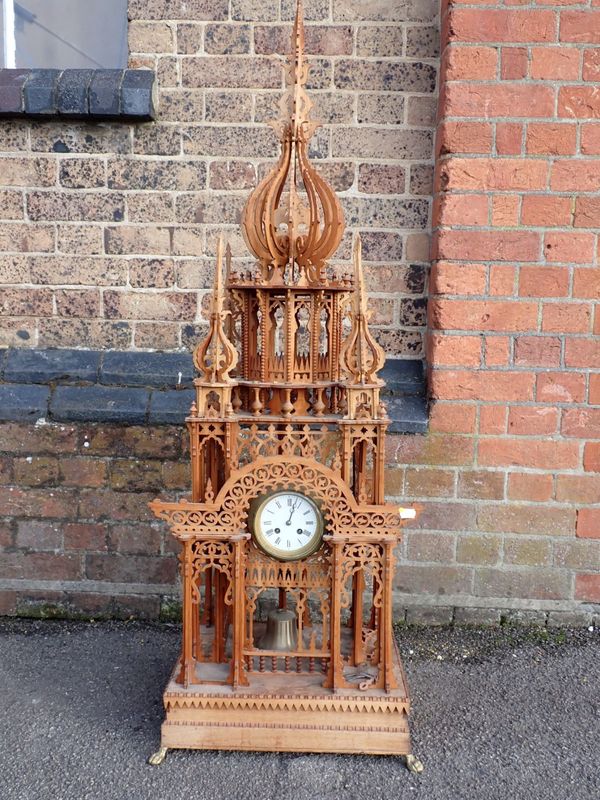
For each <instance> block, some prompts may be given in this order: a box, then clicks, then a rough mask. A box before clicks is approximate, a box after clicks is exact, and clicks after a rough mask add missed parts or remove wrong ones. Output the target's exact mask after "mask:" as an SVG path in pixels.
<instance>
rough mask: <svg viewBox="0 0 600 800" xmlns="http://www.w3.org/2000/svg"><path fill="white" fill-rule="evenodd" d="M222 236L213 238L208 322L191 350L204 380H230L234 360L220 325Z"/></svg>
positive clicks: (223, 316) (234, 352)
mask: <svg viewBox="0 0 600 800" xmlns="http://www.w3.org/2000/svg"><path fill="white" fill-rule="evenodd" d="M224 299H225V298H224V292H223V236H222V235H221V236H219V239H218V241H217V263H216V268H215V283H214V289H213V296H212V302H211V309H210V324H209V330H208V334H207V336H206V338H205V340H204V341H203V342H202V343H201V344H199V345H198V347H197V348H196V349H195V350H194V364H195V365H196V368H197V369H198V370H199V371H200V372H201V373H202V375H203V380H205V381H206V382H208V383H231V380H232V379H231V375H230V374H229V373H230V372H231V370H232V369H233V368H234V367H235V366H236V364H237V360H238V354H237V350H236V349H235V347H234V346H233V344H232V343H231V341H230V340H229V338H228V336H227V334H226V332H225V327H224V322H225V319H226V317H227V314H228V313H229V312H228V311H225V309H224V307H223V306H224Z"/></svg>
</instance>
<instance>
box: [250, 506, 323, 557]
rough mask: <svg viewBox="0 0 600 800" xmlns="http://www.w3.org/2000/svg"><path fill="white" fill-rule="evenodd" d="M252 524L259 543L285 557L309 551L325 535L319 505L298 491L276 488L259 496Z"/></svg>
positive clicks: (274, 553) (268, 550) (313, 548)
mask: <svg viewBox="0 0 600 800" xmlns="http://www.w3.org/2000/svg"><path fill="white" fill-rule="evenodd" d="M252 524H253V528H254V535H255V538H256V541H257V542H258V544H259V545H260V547H262V549H263V550H265V551H266V552H267V553H268V554H269V555H272V556H274V557H275V558H279V559H280V560H282V561H292V560H294V559H299V558H304V557H306V556H307V555H310V553H313V552H314V551H315V550H316V549H317V548H318V547H319V544H320V542H321V537H322V535H323V517H322V515H321V512H320V511H319V508H318V506H317V505H316V503H315V502H314V501H313V500H311V499H310V498H309V497H306V495H303V494H300V493H299V492H291V491H280V492H274V493H273V494H270V495H267V496H266V497H263V498H261V499H259V501H258V504H257V505H256V508H255V512H254V515H253V519H252Z"/></svg>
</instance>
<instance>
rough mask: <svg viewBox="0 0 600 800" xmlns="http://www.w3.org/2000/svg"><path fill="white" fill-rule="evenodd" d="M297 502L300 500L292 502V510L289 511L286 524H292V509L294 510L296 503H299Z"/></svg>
mask: <svg viewBox="0 0 600 800" xmlns="http://www.w3.org/2000/svg"><path fill="white" fill-rule="evenodd" d="M299 502H300V501H299V500H296V502H295V503H294V505H293V506H292V510H291V511H290V518H289V519H288V521H287V522H286V523H285V524H286V525H291V524H292V516H293V514H294V511H295V510H296V506H297V505H298V503H299Z"/></svg>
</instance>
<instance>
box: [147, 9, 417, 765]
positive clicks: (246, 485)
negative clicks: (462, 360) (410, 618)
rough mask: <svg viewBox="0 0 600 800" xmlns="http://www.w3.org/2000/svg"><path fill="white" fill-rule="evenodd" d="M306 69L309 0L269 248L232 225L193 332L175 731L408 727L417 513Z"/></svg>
mask: <svg viewBox="0 0 600 800" xmlns="http://www.w3.org/2000/svg"><path fill="white" fill-rule="evenodd" d="M269 1H270V0H269ZM273 2H275V0H273ZM308 72H309V68H308V64H307V62H306V60H305V57H304V28H303V23H302V6H301V2H300V0H299V2H298V13H297V16H296V21H295V24H294V28H293V34H292V53H291V57H290V59H289V64H288V67H287V69H286V74H285V80H286V91H285V94H284V96H283V97H282V99H281V103H280V106H279V108H280V112H281V113H280V115H279V117H278V119H277V120H275V121H274V122H273V123H272V127H273V129H274V131H275V133H276V135H277V137H278V139H279V142H280V145H281V154H280V158H279V160H278V162H277V164H275V165H274V166H273V167H272V169H271V171H270V172H269V173H268V174H267V175H266V177H265V178H264V180H262V182H261V183H260V184H259V186H258V187H257V188H256V189H255V191H254V192H253V193H252V194H251V196H250V198H249V200H248V202H247V205H246V207H245V209H244V212H243V217H242V230H243V233H244V237H245V240H246V243H247V245H248V249H249V250H250V252H251V253H252V254H253V255H254V256H255V258H256V262H255V264H254V266H253V267H250V268H248V266H247V265H245V266H244V267H243V268H240V267H239V266H236V264H235V263H234V259H233V258H232V254H231V251H230V249H229V248H224V247H223V242H222V241H220V242H219V245H218V253H217V268H216V271H215V284H214V289H213V293H212V298H211V304H210V311H209V319H208V335H207V336H206V338H205V340H204V341H203V342H201V343H200V344H199V345H198V347H196V349H195V350H194V363H195V365H196V367H197V369H198V372H199V377H198V378H196V380H195V381H194V385H195V401H194V403H193V404H192V407H191V409H190V414H189V416H188V417H187V420H186V423H187V426H188V430H189V435H190V452H191V471H192V481H191V483H192V491H191V497H190V498H189V499H185V500H179V501H178V502H163V501H161V500H156V501H154V502H153V503H152V504H151V508H152V510H153V512H154V514H155V515H156V516H157V517H158V518H160V519H162V520H165V521H166V522H167V523H168V524H169V526H170V528H171V532H172V534H173V536H174V537H175V538H176V539H177V540H178V541H179V542H180V544H181V555H180V563H181V572H182V578H183V642H182V654H181V659H180V661H179V663H178V666H177V669H176V672H175V674H174V675H175V676H174V682H173V683H172V685H171V687H170V689H169V697H168V700H167V703H166V707H167V714H168V718H167V723H166V724H165V726H164V727H163V737H164V740H165V741H168V743H173V742H175V744H174V746H190V747H204V746H213V745H214V746H216V747H223V748H227V747H232V746H233V745H232V742H235V743H236V744H237V746H240V747H242V748H244V749H248V747H250V746H253V747H254V746H255V745H256V746H258V749H271V748H272V747H278V746H279V744H278V743H279V741H280V740H281V741H282V742H285V746H284V747H283V748H282V749H291V750H294V749H303V750H311V749H313V748H316V749H317V750H321V751H327V750H328V749H332V750H334V751H336V752H344V751H346V750H348V751H350V752H377V753H384V752H407V750H406V749H405V748H406V747H407V746H409V740H408V733H407V727H406V713H407V710H408V698H407V696H406V691H405V688H404V678H403V675H402V669H401V665H400V660H399V656H398V654H397V651H396V649H395V647H394V643H393V636H392V585H393V584H392V580H393V571H394V557H393V554H394V548H395V547H396V545H397V544H398V542H399V540H400V535H401V524H402V523H401V520H400V515H399V509H398V507H395V506H392V505H388V504H386V503H385V501H384V490H383V487H384V440H385V432H386V428H387V424H388V419H387V413H386V409H385V406H384V405H383V403H382V402H381V398H380V392H381V388H382V385H383V382H382V380H381V379H380V378H379V377H378V373H379V371H380V370H381V367H382V366H383V361H384V356H383V351H382V350H381V347H380V346H379V345H378V344H377V342H376V341H375V339H374V337H373V335H372V334H371V332H370V330H369V324H368V323H369V316H370V312H369V309H368V306H367V296H366V290H365V283H364V278H363V268H362V253H361V244H360V238H359V237H356V236H355V237H354V241H353V257H352V264H351V265H347V266H346V267H339V266H335V268H334V267H333V266H332V265H331V264H329V263H328V260H329V259H330V258H331V257H332V255H333V254H334V252H335V251H336V249H337V247H338V245H339V244H340V242H341V240H342V236H343V232H344V217H343V213H342V209H341V205H340V203H339V200H338V198H337V197H336V194H335V192H334V190H333V189H332V187H331V186H330V185H329V184H328V183H327V182H326V181H325V180H324V179H323V178H322V177H321V176H320V175H319V174H318V171H317V170H316V168H315V167H314V166H313V165H312V164H311V163H310V159H309V157H308V152H309V143H310V140H311V138H312V136H313V134H314V132H315V130H316V128H317V127H318V123H317V122H315V121H314V120H312V118H311V109H312V102H311V100H310V99H309V97H308V95H307V92H306V82H307V79H308ZM223 261H224V265H225V270H224V272H225V275H224V276H223ZM284 495H285V499H284ZM279 501H280V502H279ZM302 504H304V505H302ZM267 509H270V510H269V511H268V512H267ZM302 509H304V510H302ZM263 513H264V515H265V516H264V521H265V524H264V526H263V527H261V524H260V523H259V522H258V519H259V517H260V515H261V514H263ZM267 514H268V515H267ZM295 514H296V516H294V515H295ZM305 515H307V516H305ZM292 520H294V522H292ZM269 537H271V538H269ZM285 547H287V548H288V549H287V551H286V550H285V549H284V548H285ZM261 548H262V549H261ZM294 548H295V549H294ZM269 553H270V555H269ZM286 559H287V560H286ZM273 625H275V629H272V628H270V626H273ZM278 625H281V626H283V627H282V628H277V626H278ZM257 709H260V713H259V714H256V713H255V712H256V710H257ZM290 711H292V712H293V715H294V719H293V720H292V721H290V715H289V712H290ZM295 715H300V716H301V717H302V720H306V721H300V722H297V721H296V717H295ZM302 715H304V716H302ZM332 715H333V716H332ZM299 718H300V717H298V719H299ZM282 720H286V721H285V722H282ZM294 726H295V727H294ZM284 728H285V733H283V732H282V731H283V729H284ZM274 730H275V732H274ZM255 734H256V737H257V738H255ZM351 740H352V746H351V747H350V746H349V745H348V744H347V742H349V741H351Z"/></svg>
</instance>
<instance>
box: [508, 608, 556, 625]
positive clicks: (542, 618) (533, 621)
mask: <svg viewBox="0 0 600 800" xmlns="http://www.w3.org/2000/svg"><path fill="white" fill-rule="evenodd" d="M546 613H547V612H546V611H542V610H541V609H529V608H509V609H507V610H506V611H503V612H502V618H501V621H502V622H503V623H504V624H505V625H525V626H534V627H538V628H545V627H546Z"/></svg>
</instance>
